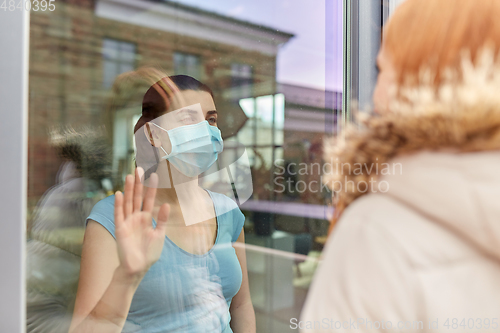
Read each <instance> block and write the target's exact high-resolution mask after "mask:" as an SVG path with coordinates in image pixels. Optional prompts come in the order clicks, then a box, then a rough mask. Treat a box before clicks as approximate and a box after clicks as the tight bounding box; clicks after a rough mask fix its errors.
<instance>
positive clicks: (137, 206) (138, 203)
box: [133, 168, 143, 212]
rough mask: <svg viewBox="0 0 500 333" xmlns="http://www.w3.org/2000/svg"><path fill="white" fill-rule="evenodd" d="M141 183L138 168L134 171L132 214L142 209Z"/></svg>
mask: <svg viewBox="0 0 500 333" xmlns="http://www.w3.org/2000/svg"><path fill="white" fill-rule="evenodd" d="M142 189H143V186H142V183H141V176H140V172H139V168H136V169H135V185H134V207H133V210H134V212H140V211H141V208H142Z"/></svg>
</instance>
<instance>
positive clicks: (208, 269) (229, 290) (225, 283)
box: [87, 191, 245, 333]
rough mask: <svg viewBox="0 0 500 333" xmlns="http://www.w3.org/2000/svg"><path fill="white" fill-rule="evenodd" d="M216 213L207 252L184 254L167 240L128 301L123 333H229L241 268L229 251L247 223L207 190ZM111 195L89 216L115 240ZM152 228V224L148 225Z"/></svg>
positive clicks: (232, 206) (237, 211) (228, 201)
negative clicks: (215, 231) (230, 312)
mask: <svg viewBox="0 0 500 333" xmlns="http://www.w3.org/2000/svg"><path fill="white" fill-rule="evenodd" d="M207 192H208V193H209V194H210V197H211V198H212V201H213V203H214V208H215V213H216V215H217V218H216V220H217V237H216V240H215V244H214V246H213V247H212V248H211V249H210V250H209V251H208V252H207V253H205V254H202V255H196V254H192V253H189V252H186V251H184V250H183V249H181V248H180V247H178V246H177V245H176V244H175V243H174V242H172V241H171V240H170V239H169V238H168V237H167V236H165V242H164V245H163V251H162V253H161V256H160V259H159V260H158V261H157V262H156V263H155V264H154V265H152V266H151V268H150V269H149V271H148V272H147V273H146V275H145V276H144V278H143V279H142V281H141V283H140V284H139V287H138V288H137V291H136V292H135V294H134V297H133V299H132V304H131V306H130V311H129V314H128V316H127V321H126V323H125V326H124V328H123V331H122V332H127V333H129V332H151V333H152V332H193V333H194V332H196V333H202V332H211V333H212V332H224V333H229V332H232V330H231V328H230V326H229V322H230V320H231V317H230V314H229V306H230V305H231V299H232V298H233V297H234V295H236V293H237V292H238V290H239V289H240V286H241V280H242V273H241V266H240V263H239V261H238V258H237V256H236V253H235V251H234V248H233V247H232V242H235V241H236V239H237V238H238V237H239V235H240V233H241V230H242V228H243V222H244V220H245V218H244V215H243V214H242V213H241V211H240V209H239V208H238V206H237V205H236V203H235V202H234V201H233V200H231V199H230V198H228V197H226V196H225V195H222V194H219V193H215V192H211V191H207ZM114 201H115V200H114V195H112V196H109V197H107V198H105V199H103V200H101V201H99V202H98V203H97V204H96V205H95V206H94V208H93V209H92V212H91V213H90V215H89V217H88V218H87V222H88V220H89V219H92V220H94V221H96V222H98V223H100V224H101V225H102V226H104V228H106V229H107V230H108V231H109V232H110V233H111V235H112V236H113V237H114V238H116V237H115V224H114ZM152 224H153V226H154V227H156V221H154V220H153V221H152Z"/></svg>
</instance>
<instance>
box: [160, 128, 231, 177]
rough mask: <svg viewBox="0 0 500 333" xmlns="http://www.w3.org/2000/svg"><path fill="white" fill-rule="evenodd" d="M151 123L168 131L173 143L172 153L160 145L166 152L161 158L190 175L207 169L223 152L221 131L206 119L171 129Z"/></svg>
mask: <svg viewBox="0 0 500 333" xmlns="http://www.w3.org/2000/svg"><path fill="white" fill-rule="evenodd" d="M150 124H152V125H154V126H156V127H158V128H160V129H161V130H163V131H165V132H167V134H168V137H169V139H170V143H171V145H172V150H171V152H170V153H167V152H166V151H165V149H164V148H163V146H160V149H161V150H162V151H163V152H164V153H165V156H163V157H161V159H165V160H168V161H169V162H170V163H172V164H173V165H174V166H175V167H176V168H177V169H178V170H179V171H180V172H182V173H183V174H185V175H186V176H188V177H196V176H199V175H200V174H201V173H203V172H205V171H207V170H208V169H209V168H210V167H211V166H212V165H213V164H214V163H215V161H217V157H218V154H219V153H221V152H222V149H223V141H222V136H221V132H220V130H219V129H218V128H217V127H215V126H211V125H210V124H209V123H208V121H206V120H205V121H202V122H200V123H198V124H192V125H184V126H180V127H176V128H173V129H171V130H166V129H164V128H163V127H160V126H159V125H157V124H155V123H153V122H150Z"/></svg>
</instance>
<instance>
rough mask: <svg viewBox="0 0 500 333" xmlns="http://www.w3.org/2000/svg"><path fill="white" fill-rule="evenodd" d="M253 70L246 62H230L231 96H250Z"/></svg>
mask: <svg viewBox="0 0 500 333" xmlns="http://www.w3.org/2000/svg"><path fill="white" fill-rule="evenodd" d="M252 85H253V70H252V66H250V65H247V64H240V63H233V64H231V87H232V92H233V96H234V97H236V98H246V97H250V96H252Z"/></svg>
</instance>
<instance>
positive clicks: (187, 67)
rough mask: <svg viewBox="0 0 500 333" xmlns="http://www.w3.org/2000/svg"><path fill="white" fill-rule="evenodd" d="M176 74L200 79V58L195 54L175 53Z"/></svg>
mask: <svg viewBox="0 0 500 333" xmlns="http://www.w3.org/2000/svg"><path fill="white" fill-rule="evenodd" d="M174 72H175V74H176V75H179V74H183V75H189V76H192V77H194V78H196V79H200V76H201V60H200V57H199V56H197V55H194V54H188V53H182V52H174Z"/></svg>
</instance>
